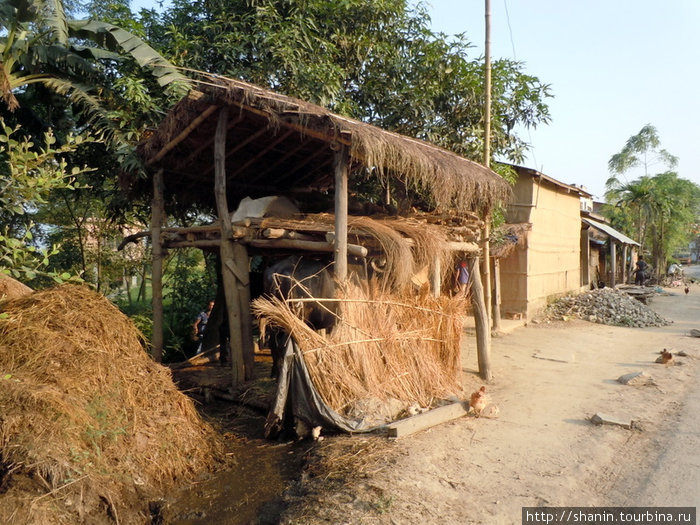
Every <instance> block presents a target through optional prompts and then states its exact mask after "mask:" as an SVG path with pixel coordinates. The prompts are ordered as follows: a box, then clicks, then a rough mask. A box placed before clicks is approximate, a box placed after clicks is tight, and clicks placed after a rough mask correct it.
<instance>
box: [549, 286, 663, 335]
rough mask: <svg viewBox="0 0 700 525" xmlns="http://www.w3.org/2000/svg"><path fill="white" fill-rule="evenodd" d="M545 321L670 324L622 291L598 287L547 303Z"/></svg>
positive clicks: (644, 324) (634, 324)
mask: <svg viewBox="0 0 700 525" xmlns="http://www.w3.org/2000/svg"><path fill="white" fill-rule="evenodd" d="M544 317H545V320H562V319H563V320H566V319H568V318H570V317H577V318H579V319H583V320H584V321H590V322H591V323H600V324H607V325H612V326H632V327H640V328H641V327H644V326H666V325H669V324H671V322H672V321H668V320H666V319H664V318H663V317H661V316H660V315H659V314H657V313H656V312H655V311H653V310H652V309H651V308H649V307H648V306H647V305H645V304H643V303H641V302H640V301H638V300H636V299H634V298H632V297H631V296H629V295H628V294H626V293H625V292H622V291H620V290H613V289H612V288H600V289H598V290H591V291H590V292H586V293H582V294H579V295H575V296H566V297H562V298H560V299H558V300H557V301H555V302H554V303H552V304H550V305H549V306H548V307H547V309H546V310H545V313H544Z"/></svg>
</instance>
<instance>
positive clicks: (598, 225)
mask: <svg viewBox="0 0 700 525" xmlns="http://www.w3.org/2000/svg"><path fill="white" fill-rule="evenodd" d="M581 220H582V221H583V222H585V223H587V224H589V225H590V226H593V227H594V228H595V229H596V230H600V231H602V232H603V233H606V234H607V235H609V236H610V237H612V238H614V239H617V240H618V241H620V242H621V243H622V244H634V245H636V246H639V243H638V242H637V241H633V240H632V239H630V238H629V237H627V235H625V234H624V233H620V232H619V231H617V230H616V229H615V228H613V227H612V226H609V225H607V224H605V223H602V222H598V221H594V220H593V219H587V218H585V217H581Z"/></svg>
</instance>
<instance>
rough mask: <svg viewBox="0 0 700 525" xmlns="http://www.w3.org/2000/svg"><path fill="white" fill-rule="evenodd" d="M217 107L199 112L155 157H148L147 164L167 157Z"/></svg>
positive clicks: (210, 107)
mask: <svg viewBox="0 0 700 525" xmlns="http://www.w3.org/2000/svg"><path fill="white" fill-rule="evenodd" d="M216 108H218V106H216V105H213V106H209V107H208V108H207V109H205V110H204V111H202V113H201V114H199V115H198V116H197V118H195V119H194V120H193V121H192V122H190V123H189V125H188V126H187V127H186V128H185V129H183V130H182V131H181V132H180V133H179V134H178V135H177V136H176V137H175V138H174V139H172V140H171V141H170V142H168V143H167V144H166V145H165V146H163V148H162V149H161V150H160V151H159V152H158V153H156V154H155V155H154V156H153V157H151V158H150V159H148V160H147V161H146V166H150V165H151V164H154V163H156V162H158V161H159V160H160V159H162V158H163V157H165V155H167V154H168V152H169V151H170V150H172V149H173V148H174V147H175V146H177V145H178V144H180V142H182V141H183V140H185V139H186V138H187V136H188V135H189V134H190V133H192V132H193V131H194V130H195V129H197V127H198V126H199V125H200V124H201V123H202V122H204V121H205V120H206V119H207V118H208V117H209V115H211V114H212V113H214V111H216Z"/></svg>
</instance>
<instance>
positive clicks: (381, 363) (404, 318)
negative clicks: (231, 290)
mask: <svg viewBox="0 0 700 525" xmlns="http://www.w3.org/2000/svg"><path fill="white" fill-rule="evenodd" d="M369 288H370V289H372V290H377V289H378V287H375V286H371V287H369ZM307 300H308V299H307ZM294 301H295V300H294V299H290V300H288V301H283V300H280V299H277V298H272V299H270V298H266V299H257V300H256V301H255V302H254V310H255V312H256V314H257V315H258V316H264V317H265V318H266V319H267V321H268V322H270V323H273V324H275V325H277V326H279V327H281V328H283V329H285V330H287V331H289V332H290V333H291V334H292V336H293V337H294V338H295V339H296V341H297V343H298V344H299V347H300V349H301V350H302V352H303V353H304V357H305V359H306V362H307V365H308V368H309V372H310V374H311V378H312V381H313V382H314V385H315V387H316V389H317V390H318V392H319V394H320V395H321V396H322V397H323V399H324V401H325V402H326V403H327V404H328V405H329V406H330V407H331V408H333V409H334V410H336V411H337V412H339V413H341V414H344V415H347V411H348V410H349V409H350V408H351V407H353V406H356V405H357V402H358V401H360V400H363V399H371V398H375V399H380V400H388V399H391V398H393V399H399V400H401V401H405V402H406V403H407V404H411V403H419V404H420V405H421V406H429V405H431V403H432V402H433V401H434V400H435V399H439V398H444V397H447V396H448V395H451V394H458V393H460V391H461V386H460V375H459V373H460V370H461V365H460V337H461V333H462V326H463V321H464V319H463V312H464V307H465V304H464V300H463V299H460V298H450V297H446V296H442V297H439V298H433V297H427V296H422V297H419V296H415V295H414V296H411V295H402V296H396V295H390V294H387V293H383V292H376V291H375V292H374V293H373V295H370V293H369V292H367V291H365V290H363V289H360V288H358V287H355V286H352V285H348V286H347V287H345V288H344V290H343V291H342V292H341V293H340V294H339V297H338V298H336V299H332V300H328V301H337V302H338V322H337V324H336V326H335V327H334V329H333V330H332V331H331V332H330V334H328V335H321V334H319V333H317V332H315V331H313V330H312V329H311V328H309V327H308V326H307V325H306V324H305V323H304V322H303V321H302V320H301V319H299V318H298V317H297V316H296V315H295V314H294V311H293V309H292V308H291V304H292V303H293V302H294ZM296 301H298V300H296ZM321 301H324V300H321Z"/></svg>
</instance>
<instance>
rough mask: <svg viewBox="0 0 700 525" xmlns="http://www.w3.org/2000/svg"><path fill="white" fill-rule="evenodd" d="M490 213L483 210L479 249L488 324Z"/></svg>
mask: <svg viewBox="0 0 700 525" xmlns="http://www.w3.org/2000/svg"><path fill="white" fill-rule="evenodd" d="M490 214H491V212H490V211H486V212H485V215H486V216H485V217H484V229H483V236H484V237H483V240H482V245H481V250H482V253H483V261H482V264H483V268H484V277H483V283H484V303H485V304H486V317H487V318H488V321H489V326H490V324H491V323H490V321H491V317H492V315H491V308H492V307H493V306H492V304H491V250H490V241H489V237H490V236H491V220H490V218H489V215H490Z"/></svg>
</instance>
